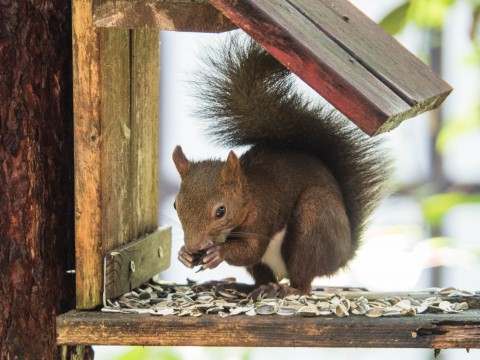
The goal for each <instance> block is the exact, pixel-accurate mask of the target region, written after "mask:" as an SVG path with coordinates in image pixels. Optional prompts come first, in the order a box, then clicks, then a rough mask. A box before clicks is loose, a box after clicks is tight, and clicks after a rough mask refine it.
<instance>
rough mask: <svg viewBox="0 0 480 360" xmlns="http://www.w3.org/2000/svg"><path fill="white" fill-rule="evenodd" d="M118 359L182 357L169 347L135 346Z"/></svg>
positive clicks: (136, 359) (157, 359)
mask: <svg viewBox="0 0 480 360" xmlns="http://www.w3.org/2000/svg"><path fill="white" fill-rule="evenodd" d="M118 360H182V358H181V356H180V355H178V354H177V353H175V352H173V351H172V350H171V349H169V348H158V347H140V346H135V347H133V348H132V349H131V350H130V351H128V352H127V353H125V354H123V355H121V356H120V357H119V358H118Z"/></svg>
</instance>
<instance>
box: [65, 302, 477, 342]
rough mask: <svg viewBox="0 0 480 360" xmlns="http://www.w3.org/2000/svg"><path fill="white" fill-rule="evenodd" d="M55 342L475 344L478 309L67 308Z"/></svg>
mask: <svg viewBox="0 0 480 360" xmlns="http://www.w3.org/2000/svg"><path fill="white" fill-rule="evenodd" d="M57 331H58V337H57V342H58V343H59V344H70V345H73V344H79V345H81V344H95V345H126V344H128V345H145V346H148V345H157V346H192V345H193V346H294V347H300V346H308V347H323V346H325V347H383V348H394V347H397V348H399V347H410V348H436V349H445V348H479V347H480V310H468V311H466V312H464V313H461V314H453V315H452V314H450V315H447V314H425V315H418V316H414V317H394V318H368V317H364V316H350V317H348V318H336V317H319V318H301V317H288V316H283V317H282V316H256V317H254V318H252V317H249V316H246V315H239V316H232V317H227V318H220V317H219V316H217V315H204V316H202V317H200V318H179V317H174V316H165V317H156V316H151V315H148V314H111V313H110V314H106V313H101V312H79V311H72V312H69V313H67V314H65V315H62V316H60V317H59V318H58V319H57Z"/></svg>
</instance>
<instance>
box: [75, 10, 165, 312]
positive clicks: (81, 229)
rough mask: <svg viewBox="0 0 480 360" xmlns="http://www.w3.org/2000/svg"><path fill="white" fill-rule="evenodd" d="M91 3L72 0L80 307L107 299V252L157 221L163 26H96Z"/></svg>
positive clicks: (76, 223) (148, 228) (77, 254)
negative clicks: (154, 28)
mask: <svg viewBox="0 0 480 360" xmlns="http://www.w3.org/2000/svg"><path fill="white" fill-rule="evenodd" d="M91 6H92V3H91V1H88V0H75V1H73V4H72V11H73V19H72V22H73V76H74V132H75V140H74V141H75V144H74V149H75V240H76V241H75V243H76V284H77V308H79V309H91V308H94V307H97V306H99V305H100V304H101V303H102V290H103V270H102V264H103V255H104V254H105V253H106V252H107V251H108V250H113V249H115V248H118V247H120V246H122V245H124V244H126V243H128V242H130V241H133V240H135V239H137V238H140V237H141V236H143V235H146V234H149V233H152V232H153V231H155V230H156V229H157V227H158V224H157V222H158V121H159V107H158V106H159V101H158V99H159V53H158V52H159V33H158V31H149V30H128V29H101V28H95V27H94V26H93V23H92V13H91V11H92V7H91ZM165 252H166V253H167V251H165ZM152 275H153V274H152Z"/></svg>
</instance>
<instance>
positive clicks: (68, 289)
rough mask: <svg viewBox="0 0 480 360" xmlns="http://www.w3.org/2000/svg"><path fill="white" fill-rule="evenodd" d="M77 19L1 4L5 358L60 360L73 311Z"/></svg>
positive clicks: (38, 6) (33, 5) (49, 5)
mask: <svg viewBox="0 0 480 360" xmlns="http://www.w3.org/2000/svg"><path fill="white" fill-rule="evenodd" d="M70 12H71V10H70V2H69V1H67V0H53V1H25V0H21V1H14V0H0V166H1V169H0V358H1V359H14V358H18V359H39V358H45V359H54V358H60V356H62V354H61V351H60V350H59V349H58V348H57V346H56V342H55V318H56V315H57V314H59V313H62V312H65V311H67V310H69V309H71V308H72V307H74V303H73V302H74V299H75V295H74V275H72V274H67V272H66V271H67V270H69V269H74V235H73V150H72V149H73V145H72V143H73V130H72V129H73V120H72V118H73V117H72V74H71V15H70ZM85 350H86V351H85V353H87V354H90V353H91V351H90V349H85ZM75 351H76V350H75V349H67V350H65V349H64V353H63V355H64V356H65V353H67V354H68V353H73V352H75ZM77 352H78V351H77ZM88 356H89V355H86V356H85V358H86V357H88Z"/></svg>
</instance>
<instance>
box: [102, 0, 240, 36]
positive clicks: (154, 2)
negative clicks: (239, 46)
mask: <svg viewBox="0 0 480 360" xmlns="http://www.w3.org/2000/svg"><path fill="white" fill-rule="evenodd" d="M93 19H94V24H95V26H99V27H120V28H130V29H155V30H172V31H173V30H175V31H196V32H222V31H227V30H232V29H235V28H236V26H235V25H234V24H233V23H232V22H231V21H230V20H229V19H228V18H226V17H225V16H224V15H223V14H222V13H221V12H220V11H218V10H217V9H215V8H214V7H213V6H212V5H210V4H209V3H208V2H207V1H165V0H160V1H159V0H94V1H93Z"/></svg>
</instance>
